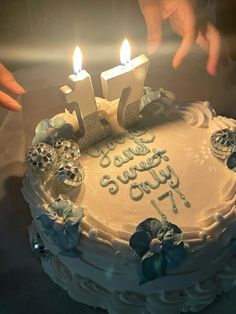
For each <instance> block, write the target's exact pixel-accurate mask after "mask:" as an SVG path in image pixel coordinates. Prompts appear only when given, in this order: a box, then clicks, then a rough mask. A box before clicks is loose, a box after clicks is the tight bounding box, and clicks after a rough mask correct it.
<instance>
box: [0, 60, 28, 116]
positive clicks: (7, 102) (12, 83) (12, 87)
mask: <svg viewBox="0 0 236 314" xmlns="http://www.w3.org/2000/svg"><path fill="white" fill-rule="evenodd" d="M0 85H2V86H3V87H5V88H6V89H8V90H9V91H11V92H13V93H14V94H17V95H22V94H24V93H25V90H24V88H23V87H22V86H20V85H19V84H18V83H17V82H16V80H15V79H14V76H13V75H12V74H11V73H10V72H9V71H8V70H7V69H6V68H5V66H4V65H3V64H2V63H0ZM0 106H2V107H5V108H7V109H9V110H13V111H19V110H20V109H21V105H20V104H19V103H18V102H17V101H16V100H15V99H13V98H12V97H10V96H9V95H8V94H7V93H4V92H3V91H0Z"/></svg>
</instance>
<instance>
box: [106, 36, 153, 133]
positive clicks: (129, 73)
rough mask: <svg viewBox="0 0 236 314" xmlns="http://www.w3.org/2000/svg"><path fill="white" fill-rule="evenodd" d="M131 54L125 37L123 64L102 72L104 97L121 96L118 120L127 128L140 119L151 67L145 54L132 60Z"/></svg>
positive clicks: (122, 50) (122, 54)
mask: <svg viewBox="0 0 236 314" xmlns="http://www.w3.org/2000/svg"><path fill="white" fill-rule="evenodd" d="M130 54H131V49H130V45H129V42H128V40H127V39H125V40H124V42H123V44H122V46H121V50H120V59H121V65H119V66H116V67H114V68H112V69H110V70H107V71H105V72H103V73H102V74H101V82H102V90H103V95H104V97H105V98H106V99H107V100H110V101H112V100H115V99H117V98H120V101H119V104H118V109H117V120H118V123H119V125H120V126H121V127H122V128H125V129H126V128H129V127H131V126H133V125H135V124H136V123H137V122H138V121H139V119H140V118H139V112H140V99H141V97H142V94H143V86H144V81H145V78H146V74H147V71H148V68H149V60H148V58H147V57H146V56H145V55H144V54H143V55H140V56H139V57H137V58H134V59H132V60H130Z"/></svg>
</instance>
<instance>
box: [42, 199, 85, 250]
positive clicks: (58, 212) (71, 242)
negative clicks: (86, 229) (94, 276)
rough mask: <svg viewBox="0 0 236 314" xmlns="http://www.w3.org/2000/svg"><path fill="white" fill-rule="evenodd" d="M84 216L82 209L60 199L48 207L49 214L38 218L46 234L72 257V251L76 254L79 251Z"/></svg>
mask: <svg viewBox="0 0 236 314" xmlns="http://www.w3.org/2000/svg"><path fill="white" fill-rule="evenodd" d="M83 216H84V211H83V209H82V208H78V207H75V206H73V203H71V202H70V201H67V200H64V199H62V198H60V199H58V200H56V201H54V202H53V203H51V204H49V205H48V207H47V213H45V214H42V215H40V216H39V217H37V218H38V219H39V220H40V222H41V224H42V226H43V229H44V231H45V233H46V234H47V235H48V236H50V238H51V239H52V241H53V242H54V243H55V244H56V245H57V246H58V247H59V249H60V252H61V253H63V254H64V255H68V254H69V255H70V254H71V253H70V251H71V250H73V251H74V252H75V250H77V249H76V247H77V245H78V243H79V234H80V222H81V220H82V218H83ZM73 254H74V253H73Z"/></svg>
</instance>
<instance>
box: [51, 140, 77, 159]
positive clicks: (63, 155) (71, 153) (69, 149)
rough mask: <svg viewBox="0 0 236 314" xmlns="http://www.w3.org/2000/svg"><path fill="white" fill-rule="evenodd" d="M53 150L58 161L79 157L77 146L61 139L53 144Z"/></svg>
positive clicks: (73, 142) (72, 142) (71, 141)
mask: <svg viewBox="0 0 236 314" xmlns="http://www.w3.org/2000/svg"><path fill="white" fill-rule="evenodd" d="M54 148H55V149H56V151H57V155H58V158H59V159H60V160H62V159H77V158H79V157H80V148H79V145H78V144H77V143H76V142H75V141H73V140H67V139H63V138H61V139H59V140H58V141H57V142H56V143H55V145H54Z"/></svg>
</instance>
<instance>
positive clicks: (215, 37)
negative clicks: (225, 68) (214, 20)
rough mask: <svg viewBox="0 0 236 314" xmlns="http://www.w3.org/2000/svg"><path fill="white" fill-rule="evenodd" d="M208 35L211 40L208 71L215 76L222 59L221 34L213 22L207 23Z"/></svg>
mask: <svg viewBox="0 0 236 314" xmlns="http://www.w3.org/2000/svg"><path fill="white" fill-rule="evenodd" d="M206 35H207V39H208V41H209V52H208V61H207V72H208V73H209V74H210V75H213V76H214V75H216V73H217V70H218V66H219V63H220V59H221V36H220V33H219V32H218V31H217V29H216V28H215V27H214V26H213V25H212V24H211V23H208V25H207V34H206Z"/></svg>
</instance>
